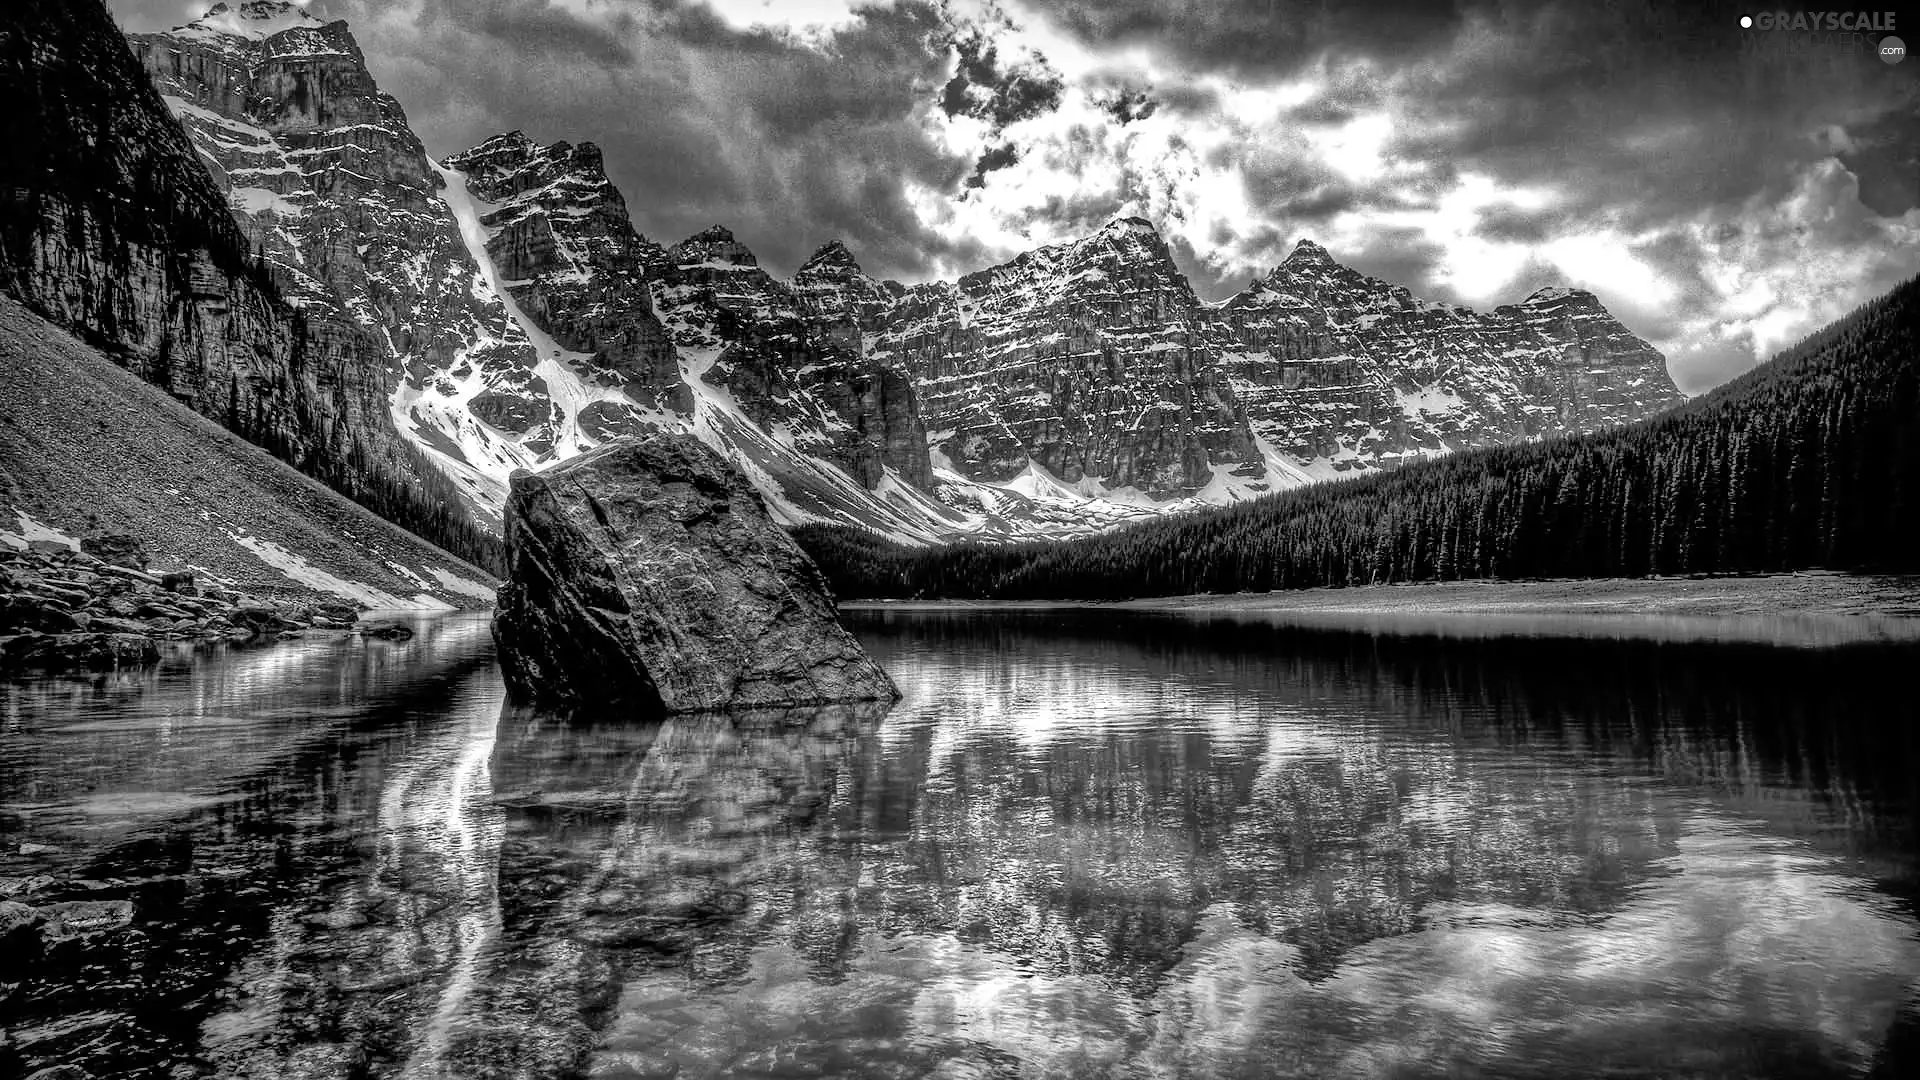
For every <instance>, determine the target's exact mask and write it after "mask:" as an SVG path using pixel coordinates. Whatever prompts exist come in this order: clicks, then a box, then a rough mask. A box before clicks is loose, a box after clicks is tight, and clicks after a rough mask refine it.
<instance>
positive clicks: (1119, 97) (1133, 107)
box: [1095, 89, 1160, 124]
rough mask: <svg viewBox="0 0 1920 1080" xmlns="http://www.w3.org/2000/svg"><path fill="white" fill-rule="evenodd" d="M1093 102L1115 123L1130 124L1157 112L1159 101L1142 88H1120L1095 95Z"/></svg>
mask: <svg viewBox="0 0 1920 1080" xmlns="http://www.w3.org/2000/svg"><path fill="white" fill-rule="evenodd" d="M1095 102H1096V103H1097V104H1098V105H1099V106H1100V108H1101V109H1102V110H1104V111H1105V112H1106V114H1107V115H1108V116H1111V117H1113V119H1114V122H1115V123H1117V124H1131V123H1133V122H1134V121H1135V120H1145V119H1146V118H1148V117H1149V116H1152V115H1153V114H1154V113H1156V112H1158V111H1159V109H1160V103H1159V102H1158V101H1155V100H1154V99H1153V98H1152V97H1151V96H1150V95H1149V94H1148V93H1147V92H1146V91H1144V90H1127V89H1120V90H1117V91H1115V92H1113V93H1111V94H1107V95H1103V96H1100V97H1097V98H1096V99H1095Z"/></svg>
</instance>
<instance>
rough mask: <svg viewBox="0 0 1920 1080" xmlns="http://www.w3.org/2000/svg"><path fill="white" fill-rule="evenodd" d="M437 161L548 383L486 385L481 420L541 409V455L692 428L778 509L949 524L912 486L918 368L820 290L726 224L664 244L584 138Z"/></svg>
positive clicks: (920, 533) (878, 521)
mask: <svg viewBox="0 0 1920 1080" xmlns="http://www.w3.org/2000/svg"><path fill="white" fill-rule="evenodd" d="M446 167H447V170H448V177H449V181H450V186H449V193H450V196H451V197H452V198H453V199H454V200H455V201H456V204H458V203H459V202H460V201H461V200H464V201H465V205H464V206H462V205H456V214H458V215H460V216H462V217H469V216H470V218H471V228H470V229H469V232H471V233H472V234H473V235H472V236H471V237H470V238H469V239H470V241H477V243H476V244H475V248H476V251H475V254H476V256H477V257H478V258H480V259H482V260H483V262H484V264H485V265H486V266H487V267H488V268H489V269H490V271H491V273H492V275H493V278H494V281H495V283H496V284H497V285H498V286H499V287H500V288H501V289H502V290H503V291H504V292H505V293H506V294H507V295H508V296H509V297H510V298H511V300H512V303H511V305H510V307H511V309H512V310H513V313H514V316H515V318H516V319H518V320H519V321H520V322H521V323H522V324H523V326H524V327H525V330H526V333H527V334H528V336H529V337H531V338H532V339H534V340H535V341H536V342H542V341H545V342H548V343H550V349H551V353H552V356H553V359H552V362H551V363H550V364H549V363H547V362H545V361H543V366H542V370H543V372H545V371H547V369H548V368H549V367H551V368H553V369H555V370H553V371H552V372H551V374H550V375H549V377H548V379H547V380H546V382H545V384H544V387H533V388H528V389H527V390H523V391H522V392H521V393H520V394H519V395H518V396H512V397H509V396H507V395H496V396H495V398H494V401H497V402H499V403H500V404H499V405H493V404H492V403H491V402H489V403H488V404H489V405H490V407H493V408H495V409H496V412H497V413H500V414H504V415H505V416H506V417H507V418H506V419H503V418H502V416H501V415H493V416H489V417H486V418H485V419H486V420H487V422H488V423H489V424H490V425H492V426H494V427H496V428H498V427H508V428H509V429H510V431H511V433H512V434H513V435H514V436H516V437H518V436H522V435H523V434H525V433H526V432H527V431H528V428H526V427H521V426H517V425H515V424H514V423H513V422H512V421H513V420H514V419H517V417H519V416H536V417H544V416H547V415H549V411H550V413H551V415H552V416H553V417H554V421H555V423H554V428H555V430H554V433H553V434H552V435H546V436H540V435H538V433H535V436H533V437H529V438H525V439H523V441H522V444H523V445H526V446H529V447H531V448H532V449H534V450H536V451H538V453H539V457H537V458H536V460H537V461H545V460H551V459H553V458H564V457H567V456H569V455H570V454H572V453H576V452H578V451H579V450H581V449H584V448H585V447H587V446H591V445H594V444H596V443H598V442H601V441H604V440H606V439H610V438H614V437H618V436H622V435H633V434H638V433H642V432H645V431H651V430H661V429H664V430H672V431H687V432H692V433H694V434H697V435H699V436H700V437H701V438H702V439H704V440H705V441H706V442H707V443H708V445H710V446H712V447H713V448H714V449H716V450H718V451H720V452H721V453H722V454H724V455H726V456H727V457H729V458H730V459H731V460H733V461H734V462H735V464H736V465H738V466H740V467H741V468H742V469H743V470H744V471H745V472H746V473H747V475H748V476H749V477H751V478H752V479H753V480H754V482H755V483H756V484H757V485H758V486H759V488H760V490H761V491H762V493H763V494H764V495H766V496H767V498H768V499H769V502H770V505H772V506H773V507H774V508H775V509H776V512H778V513H780V514H782V515H783V519H785V520H789V521H791V522H795V523H798V522H801V521H816V520H826V521H839V522H849V523H857V524H862V525H867V526H869V527H878V528H881V529H882V530H883V531H889V532H894V533H896V534H899V535H903V536H905V537H908V538H914V537H919V538H931V537H933V536H938V535H945V534H948V533H951V532H953V531H956V530H957V529H958V528H960V526H961V524H962V522H961V521H960V520H959V519H958V518H957V517H954V516H953V515H952V514H951V513H950V512H949V511H947V510H946V509H945V508H943V507H941V506H940V505H939V504H937V503H934V502H933V501H932V500H931V499H929V498H928V497H927V496H926V495H925V494H924V490H925V489H926V488H928V487H930V486H931V483H932V475H931V469H930V466H929V463H928V456H927V448H926V439H925V434H924V430H923V429H922V427H921V425H920V418H919V408H918V405H917V402H916V398H915V392H914V387H913V384H912V382H911V381H910V380H908V379H907V378H906V377H905V375H904V374H903V373H902V372H900V371H899V370H897V369H894V368H891V367H888V366H886V365H884V364H881V363H878V362H876V361H875V360H873V359H872V358H870V357H867V356H866V355H865V354H864V353H863V351H862V349H861V341H860V332H859V327H858V325H857V323H856V322H855V321H854V320H853V319H851V318H848V317H832V316H823V317H818V318H816V308H817V305H816V304H815V303H814V302H813V301H814V300H816V299H818V298H817V297H812V296H811V294H806V293H804V292H803V291H802V290H801V288H800V287H799V286H798V285H797V284H796V285H794V286H789V285H788V284H786V283H783V282H781V281H779V280H777V279H775V278H774V277H773V276H772V275H770V274H768V273H767V272H766V271H765V270H763V269H761V268H760V266H759V263H758V260H757V259H755V257H754V255H753V253H752V252H751V251H750V250H748V248H747V247H746V245H744V244H742V243H740V242H739V241H738V240H737V239H735V237H734V236H733V234H732V233H731V232H729V231H728V230H726V229H724V228H721V227H718V226H715V227H714V228H711V229H707V230H705V231H703V232H701V233H699V234H696V235H694V236H691V237H688V238H687V239H686V240H684V241H682V242H680V243H678V244H675V245H673V246H672V247H671V248H667V247H662V246H660V245H659V244H656V243H654V242H653V241H651V240H649V239H647V238H646V237H644V236H642V235H640V234H639V233H638V232H636V231H635V230H634V228H633V225H632V222H631V220H630V219H629V217H628V214H627V208H626V203H625V201H624V200H623V199H622V198H621V196H620V193H619V191H618V189H616V188H615V187H614V185H613V184H612V183H611V182H610V181H609V180H608V179H607V176H606V172H605V170H604V168H603V166H602V162H601V157H600V152H599V150H598V148H596V147H594V146H593V145H592V144H591V143H583V144H580V145H578V146H574V145H570V144H568V143H555V144H553V145H551V146H541V145H539V144H537V143H535V142H534V141H533V140H531V139H529V138H527V137H526V136H525V135H523V134H521V133H519V132H512V133H509V134H506V135H501V136H496V137H494V138H492V139H489V140H487V141H486V142H484V143H482V144H480V145H479V146H476V147H474V148H473V149H471V150H468V151H465V152H463V153H460V154H456V155H454V156H453V157H451V158H449V159H448V161H447V162H446ZM840 250H841V251H842V252H844V251H845V249H844V248H841V249H840ZM855 270H856V272H857V267H856V268H855ZM540 347H541V348H542V349H543V351H546V350H548V349H549V345H541V346H540ZM480 403H481V402H479V401H475V402H472V403H470V405H469V407H470V408H471V407H474V406H475V405H478V404H480ZM950 519H951V520H950Z"/></svg>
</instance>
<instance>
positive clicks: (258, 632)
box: [0, 536, 412, 671]
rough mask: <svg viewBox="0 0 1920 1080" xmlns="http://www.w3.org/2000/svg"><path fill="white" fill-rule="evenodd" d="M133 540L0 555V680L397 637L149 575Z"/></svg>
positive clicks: (337, 605)
mask: <svg viewBox="0 0 1920 1080" xmlns="http://www.w3.org/2000/svg"><path fill="white" fill-rule="evenodd" d="M147 565H148V559H147V556H146V553H145V552H144V550H143V549H142V548H141V545H140V544H139V543H138V541H137V540H135V539H133V538H131V537H125V536H108V537H98V538H92V539H88V540H85V541H82V550H80V551H74V550H72V549H71V548H68V547H66V546H65V545H63V544H53V543H46V542H39V543H36V544H34V545H32V546H30V547H29V548H28V549H27V550H25V551H15V550H8V549H0V671H15V670H22V669H48V670H64V669H74V668H78V669H85V670H94V671H98V670H108V669H112V668H118V667H139V666H143V665H147V664H153V663H157V662H158V661H159V659H160V642H162V641H219V640H225V641H230V642H234V643H236V644H242V643H252V642H258V641H262V640H281V639H291V638H297V637H300V636H303V635H304V634H306V633H307V632H309V631H314V630H331V631H358V632H362V633H366V634H369V635H374V636H382V637H404V636H411V633H412V631H411V630H409V629H408V628H407V627H405V626H404V625H402V624H390V625H376V626H366V625H362V624H361V622H360V614H361V609H360V608H358V607H356V606H355V605H352V604H348V603H345V602H332V603H329V602H324V601H323V602H306V601H276V600H268V599H261V598H259V597H254V596H249V595H247V594H244V593H241V592H238V591H235V590H232V589H229V588H225V587H222V586H221V585H220V584H218V583H212V582H203V581H201V580H200V579H199V578H198V576H197V575H196V574H194V573H193V572H191V571H177V572H171V573H158V574H156V573H149V572H148V570H147V569H146V567H147Z"/></svg>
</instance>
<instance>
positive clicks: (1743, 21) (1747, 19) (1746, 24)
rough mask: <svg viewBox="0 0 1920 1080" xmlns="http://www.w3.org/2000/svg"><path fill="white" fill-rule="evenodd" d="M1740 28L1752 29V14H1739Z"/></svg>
mask: <svg viewBox="0 0 1920 1080" xmlns="http://www.w3.org/2000/svg"><path fill="white" fill-rule="evenodd" d="M1740 29H1742V30H1751V29H1753V16H1751V15H1742V16H1740Z"/></svg>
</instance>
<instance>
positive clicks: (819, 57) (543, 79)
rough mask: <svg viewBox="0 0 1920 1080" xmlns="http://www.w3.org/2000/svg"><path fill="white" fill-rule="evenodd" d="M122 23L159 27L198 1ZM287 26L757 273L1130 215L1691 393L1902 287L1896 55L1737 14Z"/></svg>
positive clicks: (1903, 143) (615, 11)
mask: <svg viewBox="0 0 1920 1080" xmlns="http://www.w3.org/2000/svg"><path fill="white" fill-rule="evenodd" d="M109 2H110V6H112V7H113V9H114V10H115V13H116V14H117V15H118V16H119V18H120V20H121V22H122V25H124V26H125V27H127V28H128V29H131V30H147V29H157V28H162V27H166V26H170V25H174V24H177V23H180V22H184V21H186V20H187V19H189V18H191V17H193V16H195V15H197V14H199V13H200V11H202V10H204V8H205V7H206V6H207V4H208V3H209V2H210V0H200V2H189V3H182V2H180V0H109ZM308 6H309V8H310V10H312V11H313V12H314V13H315V14H318V15H322V16H326V17H339V18H345V19H347V20H348V21H349V22H350V23H351V24H352V26H353V29H354V31H355V34H356V36H357V37H358V39H359V40H360V42H361V45H362V46H363V48H364V49H365V50H366V52H367V59H368V66H369V67H370V68H371V69H372V71H373V73H374V76H375V77H376V78H377V79H378V80H379V81H380V84H381V86H382V87H383V88H384V89H386V90H388V91H389V92H391V93H392V94H394V95H395V96H396V97H398V98H399V100H400V102H401V104H402V105H404V106H405V108H406V110H407V112H408V114H409V117H410V118H411V120H412V123H413V126H414V128H415V130H416V131H418V132H419V134H420V136H421V138H423V139H424V140H425V141H426V143H427V147H428V149H429V151H430V152H432V153H433V154H435V155H436V156H444V155H446V154H449V153H453V152H455V151H458V150H461V149H464V148H465V147H467V146H469V145H472V144H473V143H475V142H478V141H479V140H481V139H483V138H485V137H486V136H488V135H491V134H494V133H496V132H499V131H503V130H508V129H513V128H519V129H521V130H524V131H525V132H527V133H528V134H529V135H531V136H533V137H535V138H537V139H540V140H542V141H553V140H559V139H565V140H568V141H572V142H581V141H592V142H596V143H599V144H600V145H601V146H602V147H603V148H604V149H605V150H606V157H607V164H608V168H609V170H610V171H611V173H612V175H613V179H614V181H615V182H616V183H617V184H619V185H620V187H621V189H622V191H623V192H624V193H625V194H626V196H627V201H628V203H629V204H630V206H631V208H632V210H633V213H634V217H635V224H636V225H637V226H638V227H639V228H640V229H641V231H643V232H645V233H647V234H648V235H650V236H652V237H654V238H655V239H657V240H660V241H662V242H664V243H671V242H673V241H675V240H677V239H679V238H681V237H683V236H685V235H688V234H690V233H692V232H695V231H697V230H698V229H700V228H703V227H705V226H706V225H709V224H713V223H716V222H718V223H722V224H726V225H728V226H729V227H731V228H732V229H733V230H734V232H735V233H736V234H737V235H738V236H739V238H740V239H741V240H742V241H743V242H745V243H746V244H748V245H749V246H750V247H752V248H753V249H754V251H755V252H756V253H757V254H758V255H759V256H760V258H761V261H762V262H763V263H764V264H766V265H767V266H769V268H771V269H772V270H774V271H775V272H776V273H787V272H791V271H792V270H793V269H794V268H795V267H797V266H798V265H799V263H800V262H801V261H802V260H803V259H804V258H805V257H806V256H807V254H808V253H810V252H811V251H812V250H813V249H814V248H816V247H817V246H819V245H820V244H821V243H822V242H824V241H826V240H828V239H830V238H833V237H840V238H842V239H844V240H846V242H847V243H848V244H849V246H851V247H852V248H853V249H854V251H855V253H856V255H858V256H859V258H860V259H861V262H862V264H863V265H864V266H865V267H866V269H867V270H868V271H870V272H872V273H874V274H876V275H879V276H883V277H896V278H899V279H902V280H905V281H919V280H926V279H928V278H934V277H950V276H955V275H957V274H959V273H963V272H966V271H969V270H973V269H978V268H980V267H982V266H985V265H989V264H991V263H993V262H996V261H999V260H1001V259H1004V258H1006V257H1009V256H1011V255H1013V254H1015V253H1017V252H1019V251H1021V250H1023V249H1025V248H1028V247H1032V246H1034V245H1036V244H1040V243H1049V242H1053V241H1057V240H1062V239H1068V238H1072V237H1075V236H1078V235H1082V234H1084V233H1086V232H1088V231H1090V230H1092V229H1095V228H1098V227H1099V226H1100V225H1101V224H1102V223H1104V222H1105V221H1107V220H1108V219H1110V218H1112V217H1114V216H1116V215H1119V214H1139V215H1142V216H1144V217H1147V218H1149V219H1151V220H1152V221H1153V222H1154V223H1155V224H1156V225H1158V226H1159V227H1160V229H1161V231H1162V232H1163V233H1164V234H1165V235H1166V236H1167V237H1168V239H1169V241H1170V242H1171V243H1172V244H1173V247H1174V251H1175V256H1176V258H1178V259H1179V260H1180V263H1181V265H1182V267H1183V269H1185V270H1186V271H1187V273H1188V275H1189V276H1190V277H1191V278H1192V280H1193V283H1194V287H1195V288H1196V290H1198V291H1199V292H1200V293H1201V294H1202V295H1203V296H1205V297H1207V298H1219V297H1223V296H1226V295H1229V294H1231V293H1232V292H1234V291H1236V290H1237V289H1239V288H1242V287H1244V286H1245V285H1246V283H1247V282H1248V280H1250V279H1251V278H1252V277H1254V276H1256V275H1258V274H1261V273H1263V272H1265V271H1266V270H1267V269H1268V268H1270V267H1271V266H1272V265H1273V264H1274V263H1276V262H1278V261H1279V260H1281V259H1282V258H1284V257H1285V256H1286V253H1287V252H1288V251H1289V250H1290V249H1291V248H1292V246H1293V244H1294V242H1295V241H1297V240H1299V239H1301V238H1312V239H1314V240H1317V241H1319V242H1320V243H1322V244H1324V245H1326V246H1327V247H1328V248H1329V249H1330V250H1331V251H1332V252H1333V254H1334V255H1335V257H1336V258H1339V259H1340V260H1342V261H1344V262H1346V263H1348V264H1350V265H1353V266H1355V267H1358V268H1359V269H1362V270H1365V271H1367V272H1369V273H1373V274H1377V275H1379V276H1381V277H1385V278H1388V279H1390V280H1394V281H1400V282H1404V283H1406V284H1407V285H1409V286H1410V287H1412V288H1413V289H1414V291H1415V292H1416V293H1421V294H1423V295H1428V296H1433V297H1439V298H1445V299H1450V300H1454V301H1457V302H1460V303H1464V304H1468V305H1472V306H1476V307H1490V306H1492V305H1494V304H1497V303H1503V302H1508V301H1511V300H1517V299H1519V298H1520V297H1522V296H1524V295H1526V294H1527V293H1528V292H1530V291H1532V289H1534V288H1535V287H1537V286H1539V285H1543V284H1550V283H1553V284H1573V285H1580V286H1585V287H1587V288H1591V289H1593V290H1594V291H1595V292H1596V293H1598V294H1599V295H1600V297H1601V299H1602V300H1603V301H1604V302H1606V303H1607V305H1608V306H1609V307H1611V308H1612V309H1613V310H1614V312H1615V313H1616V314H1618V315H1619V316H1620V317H1621V318H1622V319H1623V320H1625V321H1626V322H1627V323H1628V325H1629V326H1631V327H1632V328H1634V329H1635V330H1636V331H1638V332H1639V333H1641V334H1642V335H1643V336H1645V337H1647V338H1649V339H1651V340H1653V341H1654V342H1655V343H1656V344H1657V345H1659V346H1660V347H1661V349H1662V350H1663V351H1665V352H1666V353H1667V355H1668V356H1669V358H1670V359H1671V362H1672V366H1673V371H1674V375H1675V377H1676V379H1678V380H1679V382H1680V383H1681V386H1682V388H1684V389H1687V390H1699V389H1703V388H1705V387H1707V386H1710V385H1713V384H1715V383H1717V382H1720V381H1722V380H1724V379H1725V378H1727V377H1729V376H1731V375H1733V374H1736V373H1738V372H1739V371H1742V370H1744V369H1746V368H1747V367H1749V366H1751V365H1752V364H1753V363H1755V362H1756V361H1757V360H1759V359H1764V358H1765V357H1767V356H1769V355H1771V354H1772V353H1773V352H1774V351H1775V350H1777V349H1779V348H1781V347H1783V346H1785V345H1788V344H1791V343H1792V342H1793V341H1794V340H1795V339H1797V338H1798V337H1800V336H1802V335H1804V334H1805V333H1807V332H1809V331H1811V330H1813V329H1816V328H1817V327H1818V326H1820V325H1821V324H1823V323H1825V322H1826V321H1828V320H1830V319H1832V318H1834V317H1836V316H1838V315H1841V314H1843V313H1845V312H1846V311H1847V310H1848V309H1850V308H1851V307H1853V306H1854V305H1856V304H1858V303H1860V302H1861V301H1863V300H1866V299H1868V298H1870V297H1872V296H1874V295H1876V294H1878V293H1881V292H1884V291H1885V290H1887V289H1888V288H1890V287H1892V285H1894V284H1895V283H1896V282H1898V281H1900V280H1901V279H1903V278H1905V277H1908V276H1911V275H1913V274H1914V273H1916V272H1920V60H1908V61H1906V62H1903V63H1901V64H1898V65H1888V64H1885V63H1883V62H1882V61H1881V60H1880V59H1879V58H1878V56H1877V55H1875V50H1874V49H1873V39H1875V38H1877V37H1878V35H1877V34H1874V33H1869V34H1867V35H1864V36H1863V38H1862V40H1860V41H1858V42H1852V41H1844V40H1832V39H1829V38H1828V36H1827V35H1825V34H1821V35H1817V36H1815V37H1812V38H1810V37H1809V36H1808V35H1807V34H1805V33H1800V34H1794V33H1792V32H1790V31H1789V32H1785V33H1781V32H1762V31H1759V30H1757V29H1755V30H1743V29H1741V27H1740V25H1739V17H1740V15H1741V14H1742V12H1743V9H1742V8H1741V7H1740V6H1738V5H1727V4H1721V3H1716V2H1709V3H1705V4H1701V3H1697V2H1695V3H1687V2H1679V3H1675V4H1671V5H1662V4H1646V3H1639V2H1636V0H1612V2H1609V3H1591V2H1574V0H1547V2H1535V0H1506V2H1494V3H1461V4H1455V5H1449V4H1447V3H1445V2H1435V0H1394V2H1392V3H1388V4H1378V3H1364V4H1362V3H1353V2H1342V0H1305V2H1296V0H1060V2H1043V0H877V2H866V0H797V2H786V0H314V2H313V3H311V4H310V5H308ZM1749 10H1750V9H1749ZM1793 10H1798V9H1793ZM1914 19H1915V25H1912V26H1906V25H1904V24H1896V25H1895V27H1894V30H1895V32H1896V33H1904V35H1905V37H1906V38H1907V40H1920V15H1917V16H1914Z"/></svg>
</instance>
